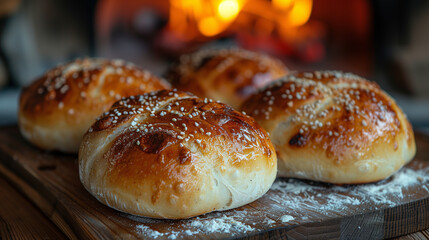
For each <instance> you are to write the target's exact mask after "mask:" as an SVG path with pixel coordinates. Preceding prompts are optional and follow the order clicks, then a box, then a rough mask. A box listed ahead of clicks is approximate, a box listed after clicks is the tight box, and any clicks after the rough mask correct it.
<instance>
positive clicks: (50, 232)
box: [0, 175, 67, 240]
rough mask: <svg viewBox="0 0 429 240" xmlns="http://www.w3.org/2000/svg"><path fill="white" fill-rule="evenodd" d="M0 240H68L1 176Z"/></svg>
mask: <svg viewBox="0 0 429 240" xmlns="http://www.w3.org/2000/svg"><path fill="white" fill-rule="evenodd" d="M0 189H1V194H0V239H58V240H61V239H67V238H66V236H65V235H64V234H63V233H62V232H61V231H60V229H58V228H57V226H55V225H54V224H53V223H52V222H51V221H49V219H47V218H46V217H45V216H44V215H43V214H42V213H41V212H40V211H39V210H38V209H37V208H35V207H34V206H33V204H31V203H30V202H29V201H28V200H27V199H25V198H24V196H22V195H21V194H20V193H19V192H18V191H16V190H15V189H14V188H13V187H12V186H11V185H10V184H9V183H8V182H7V181H6V179H5V178H4V177H3V176H1V175H0Z"/></svg>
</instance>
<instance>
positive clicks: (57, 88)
mask: <svg viewBox="0 0 429 240" xmlns="http://www.w3.org/2000/svg"><path fill="white" fill-rule="evenodd" d="M164 88H169V84H168V83H167V82H165V81H163V80H161V79H159V78H157V77H155V76H153V75H151V74H150V73H149V72H147V71H144V70H141V69H139V68H137V67H136V66H134V65H133V64H131V63H127V62H124V61H121V60H113V61H109V60H104V59H89V58H86V59H82V60H79V59H78V60H76V61H73V62H70V63H67V64H64V65H60V66H58V67H56V68H53V69H51V70H50V71H48V72H47V73H46V74H45V75H43V76H42V77H40V78H39V79H37V80H36V81H35V82H33V83H32V84H31V85H30V86H29V87H27V88H25V89H23V91H22V93H21V96H20V101H19V111H18V123H19V128H20V130H21V133H22V135H23V136H24V137H25V138H26V139H27V140H28V141H30V142H31V143H32V144H34V145H36V146H38V147H40V148H42V149H46V150H59V151H63V152H67V153H77V151H78V149H79V145H80V142H81V140H82V136H83V134H84V133H85V132H86V131H87V130H88V128H89V127H90V126H91V124H92V123H93V122H94V121H95V119H96V117H97V116H99V115H100V114H101V113H103V112H104V111H107V110H108V109H109V108H110V107H111V105H112V104H113V103H114V102H115V101H117V100H119V99H120V98H122V97H127V96H132V95H136V94H142V93H146V92H149V91H153V90H159V89H164Z"/></svg>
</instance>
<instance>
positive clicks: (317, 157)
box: [242, 71, 416, 184]
mask: <svg viewBox="0 0 429 240" xmlns="http://www.w3.org/2000/svg"><path fill="white" fill-rule="evenodd" d="M242 110H243V111H245V112H246V113H248V114H249V115H251V116H253V117H254V118H255V119H256V121H258V122H259V123H260V124H261V126H262V127H264V128H265V129H266V130H267V132H269V133H270V137H271V140H272V142H273V144H274V146H275V148H276V151H277V156H278V168H279V170H278V175H279V176H284V177H297V178H304V179H311V180H316V181H323V182H329V183H337V184H352V183H366V182H374V181H378V180H381V179H384V178H386V177H388V176H390V175H392V174H393V173H395V172H396V171H397V170H398V169H399V168H401V167H402V166H403V165H404V164H406V163H407V162H409V161H410V160H411V159H412V158H413V156H414V155H415V152H416V147H415V140H414V133H413V130H412V127H411V125H410V123H409V122H408V120H407V118H406V116H405V115H404V113H403V112H402V110H401V109H400V108H399V107H398V106H397V105H396V103H395V101H394V100H393V99H392V98H391V97H390V96H388V95H387V94H386V93H385V92H384V91H382V90H381V89H380V87H379V86H378V85H376V84H375V83H372V82H369V81H367V80H365V79H363V78H361V77H358V76H356V75H353V74H350V73H342V72H337V71H321V72H307V73H304V72H300V73H295V74H291V75H289V76H287V77H285V78H283V79H281V80H279V81H277V82H275V83H273V84H271V85H270V86H267V87H266V88H265V89H263V90H261V91H260V92H259V93H257V94H254V95H253V96H251V97H249V99H248V100H247V101H246V102H245V103H244V104H243V106H242Z"/></svg>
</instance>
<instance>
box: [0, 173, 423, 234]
mask: <svg viewBox="0 0 429 240" xmlns="http://www.w3.org/2000/svg"><path fill="white" fill-rule="evenodd" d="M0 189H1V194H0V239H5V240H6V239H58V240H61V239H67V237H66V236H65V235H64V234H63V233H62V232H61V230H60V229H59V228H58V227H57V226H55V224H53V223H52V222H51V221H50V220H49V218H47V217H46V216H45V215H43V213H42V212H41V211H40V210H39V209H38V208H37V207H36V206H34V205H33V203H31V202H30V201H29V200H28V199H27V198H26V197H25V196H24V195H22V194H21V193H19V192H18V191H17V190H16V189H14V187H13V186H12V185H11V184H10V183H9V182H8V181H7V179H6V178H5V177H4V176H2V175H0ZM396 239H398V240H399V239H400V240H412V239H414V240H420V239H429V229H426V230H424V231H420V232H416V233H412V234H409V235H406V236H402V237H399V238H396Z"/></svg>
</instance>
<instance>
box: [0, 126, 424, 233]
mask: <svg viewBox="0 0 429 240" xmlns="http://www.w3.org/2000/svg"><path fill="white" fill-rule="evenodd" d="M417 143H418V154H417V156H416V158H415V159H414V160H413V161H412V162H411V163H410V164H409V165H407V166H406V167H405V168H404V169H403V170H401V171H400V172H399V173H397V174H395V175H394V176H393V177H392V178H390V179H388V180H385V181H382V182H379V183H375V184H367V185H361V186H333V185H328V184H322V183H314V182H307V181H300V180H296V179H279V180H277V181H276V182H275V184H274V185H273V187H272V189H271V190H270V191H269V192H268V193H267V194H266V195H265V196H264V197H262V198H261V199H259V200H257V201H255V202H253V203H251V204H248V205H246V206H243V207H241V208H238V209H235V210H230V211H226V212H215V213H210V214H206V215H203V216H200V217H198V218H192V219H188V220H180V221H168V220H156V219H148V218H141V217H135V216H131V215H128V214H125V213H120V212H118V211H115V210H113V209H110V208H108V207H106V206H104V205H102V204H100V203H99V202H98V201H97V200H96V199H94V198H93V197H92V196H91V195H90V194H89V193H87V192H86V191H85V189H84V188H83V186H82V185H81V183H80V182H79V178H78V171H77V157H76V156H74V155H64V154H59V153H48V152H44V151H40V150H38V149H36V148H34V147H32V146H31V145H30V144H28V143H27V142H26V141H24V140H23V139H22V137H21V135H20V134H19V132H18V130H17V128H16V127H7V128H1V129H0V159H1V163H2V164H1V166H0V172H1V173H2V174H3V175H5V176H7V178H8V179H9V181H12V182H14V183H15V184H16V186H18V188H19V190H20V191H21V192H22V193H24V194H25V195H26V196H27V197H28V199H30V200H31V201H33V202H34V203H35V205H37V206H38V207H39V208H40V209H41V210H42V211H43V212H44V213H45V215H47V216H48V217H49V218H50V219H51V220H52V221H53V222H54V223H56V225H57V226H58V227H59V228H60V229H61V230H62V231H63V232H64V233H65V234H66V235H67V236H68V237H69V238H72V239H73V238H78V239H80V238H88V239H110V238H122V239H124V238H125V239H126V238H129V239H130V238H144V239H147V238H154V239H175V238H177V239H183V238H189V239H208V238H209V239H215V238H249V239H270V238H272V239H278V238H286V237H289V238H313V239H320V238H345V239H348V238H361V239H362V238H370V239H373V238H391V237H397V236H402V235H405V234H409V233H412V232H416V231H420V230H423V229H427V228H429V174H428V173H429V162H428V160H429V140H428V138H427V137H425V136H423V135H417Z"/></svg>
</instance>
